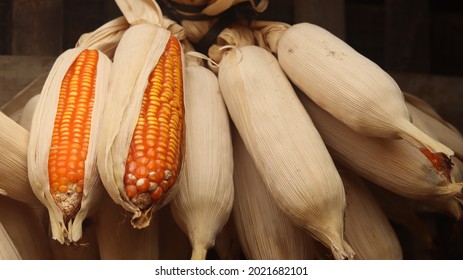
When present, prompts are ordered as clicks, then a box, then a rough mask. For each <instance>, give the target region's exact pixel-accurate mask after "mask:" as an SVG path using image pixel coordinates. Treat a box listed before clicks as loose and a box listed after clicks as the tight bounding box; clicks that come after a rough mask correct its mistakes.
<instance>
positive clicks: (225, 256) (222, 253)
mask: <svg viewBox="0 0 463 280" xmlns="http://www.w3.org/2000/svg"><path fill="white" fill-rule="evenodd" d="M214 249H215V251H216V253H217V255H218V256H219V259H221V260H239V259H241V258H242V252H241V244H240V240H239V238H238V232H237V230H236V226H235V220H234V219H233V215H231V216H230V219H228V222H227V223H226V224H225V226H224V227H223V228H222V230H221V231H220V232H219V234H217V238H216V240H215V246H214Z"/></svg>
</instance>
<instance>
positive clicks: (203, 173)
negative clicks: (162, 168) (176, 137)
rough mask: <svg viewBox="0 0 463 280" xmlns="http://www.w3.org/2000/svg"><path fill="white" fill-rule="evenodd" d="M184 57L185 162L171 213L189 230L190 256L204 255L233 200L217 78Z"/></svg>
mask: <svg viewBox="0 0 463 280" xmlns="http://www.w3.org/2000/svg"><path fill="white" fill-rule="evenodd" d="M200 62H201V61H200V60H198V59H196V58H194V57H191V56H188V57H187V59H186V63H185V64H186V67H185V125H186V126H187V127H188V129H187V131H186V135H185V137H186V139H188V141H187V143H186V149H185V158H184V167H183V172H182V178H181V179H180V182H179V184H180V187H179V191H178V194H177V196H176V197H175V198H174V199H173V200H172V206H171V209H172V214H173V216H174V218H175V220H176V221H177V224H178V225H179V226H180V228H182V230H183V231H184V232H185V233H186V234H187V235H188V237H189V239H190V242H191V245H192V247H193V253H192V256H191V258H192V259H202V260H203V259H205V258H206V254H207V250H208V249H209V248H211V247H213V246H214V244H215V238H216V236H217V234H218V233H219V232H220V231H221V230H222V228H223V226H224V225H225V223H226V222H227V221H228V218H229V216H230V213H231V208H232V205H233V151H232V144H231V135H230V127H229V124H228V113H227V108H226V107H225V104H224V102H223V100H222V96H221V95H220V89H219V82H218V81H217V77H216V76H215V75H214V73H212V72H211V71H210V70H209V69H207V68H205V67H203V66H201V65H200Z"/></svg>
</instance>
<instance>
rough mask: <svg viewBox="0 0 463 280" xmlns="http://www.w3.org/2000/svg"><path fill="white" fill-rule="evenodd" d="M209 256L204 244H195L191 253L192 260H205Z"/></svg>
mask: <svg viewBox="0 0 463 280" xmlns="http://www.w3.org/2000/svg"><path fill="white" fill-rule="evenodd" d="M206 256H207V249H206V248H204V247H202V246H199V247H198V246H194V247H193V252H192V253H191V260H205V259H206Z"/></svg>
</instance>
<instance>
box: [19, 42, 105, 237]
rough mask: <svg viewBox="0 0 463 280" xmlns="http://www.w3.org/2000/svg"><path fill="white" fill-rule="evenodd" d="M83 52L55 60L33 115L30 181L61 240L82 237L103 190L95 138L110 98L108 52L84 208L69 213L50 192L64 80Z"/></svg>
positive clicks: (100, 76) (101, 63) (100, 77)
mask: <svg viewBox="0 0 463 280" xmlns="http://www.w3.org/2000/svg"><path fill="white" fill-rule="evenodd" d="M82 51H83V49H81V48H74V49H69V50H67V51H66V52H64V53H63V54H61V55H60V56H59V57H58V59H57V60H56V61H55V64H54V65H53V68H52V69H51V71H50V74H49V76H48V78H47V80H46V82H45V85H44V87H43V89H42V92H41V95H40V99H39V101H38V104H37V108H36V110H35V112H34V115H33V120H32V126H31V133H30V138H29V147H28V154H27V161H28V176H29V182H30V183H31V187H32V190H33V191H34V193H35V195H36V196H37V198H38V199H39V200H40V201H41V202H42V204H43V205H45V206H46V207H47V208H48V211H49V214H50V222H51V229H52V237H53V239H56V240H58V241H59V242H60V243H69V242H77V241H78V240H79V239H80V238H81V236H82V222H83V220H84V219H85V218H86V217H87V215H88V214H91V213H92V212H93V211H94V210H95V207H96V206H97V205H96V203H97V201H98V199H99V197H100V195H101V193H102V191H103V188H102V186H101V182H100V179H99V176H98V170H97V164H96V148H97V141H95V140H92V139H98V138H99V135H100V131H101V127H100V124H101V119H102V118H101V112H102V110H103V106H104V103H105V102H106V98H107V87H108V81H109V75H110V69H111V61H110V60H109V59H108V58H107V57H106V55H104V54H103V53H101V52H99V59H98V63H97V79H96V86H95V99H94V106H93V114H92V126H91V130H90V143H89V147H88V154H87V158H86V160H85V177H84V186H85V187H84V190H83V196H82V200H81V202H80V209H79V207H77V208H76V211H77V212H75V211H74V213H71V214H70V215H68V214H65V212H62V211H61V209H60V208H59V207H58V205H57V204H56V203H55V201H54V199H53V197H52V195H51V193H50V184H49V178H48V157H49V152H50V147H51V138H52V131H53V126H54V119H55V115H56V110H57V105H58V99H59V94H60V87H61V82H62V80H63V77H64V75H65V74H66V72H67V70H68V69H69V67H70V66H71V65H72V63H73V62H74V60H75V59H76V58H77V56H78V55H79V54H80V53H81V52H82ZM77 209H79V210H77ZM64 215H66V217H65V216H64Z"/></svg>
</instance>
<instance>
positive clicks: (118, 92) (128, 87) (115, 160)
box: [98, 0, 184, 228]
mask: <svg viewBox="0 0 463 280" xmlns="http://www.w3.org/2000/svg"><path fill="white" fill-rule="evenodd" d="M116 3H117V4H118V6H119V8H120V9H121V11H122V13H123V14H124V16H125V18H126V19H127V21H128V22H129V23H130V24H131V26H130V28H129V29H127V30H126V31H125V33H124V35H123V36H122V38H121V40H120V42H119V45H118V47H117V49H116V52H115V54H114V63H113V67H112V73H111V83H110V86H109V95H110V96H111V105H109V106H106V107H105V110H104V114H103V121H104V123H106V124H107V125H105V126H104V127H103V128H102V135H103V137H101V138H100V139H99V143H98V168H99V172H100V176H101V179H102V181H103V184H104V186H105V188H106V191H107V192H108V193H109V195H110V196H111V198H112V199H113V200H114V201H115V202H116V203H117V204H119V205H121V206H122V207H123V208H124V209H125V210H126V211H128V212H131V213H133V216H132V220H131V222H132V225H133V226H134V227H136V228H144V227H147V226H148V225H149V223H150V220H151V215H152V213H153V212H155V211H157V210H158V209H159V208H161V207H163V206H164V205H166V204H167V203H168V202H170V200H172V198H173V197H174V196H175V194H176V192H177V190H178V187H177V186H178V184H177V183H176V184H174V185H173V186H172V187H171V189H170V190H169V193H168V194H167V195H166V196H165V197H164V198H163V199H161V200H160V201H158V202H156V203H154V204H152V205H151V206H150V207H149V208H148V209H140V208H139V207H137V206H136V205H135V204H134V203H132V202H131V201H130V199H129V198H128V197H127V195H126V193H125V190H124V182H123V179H124V174H125V163H126V160H127V154H128V151H129V146H130V142H131V140H132V136H133V131H134V129H135V125H136V123H137V119H138V116H139V114H140V108H141V103H142V100H143V94H144V91H145V89H146V87H147V85H148V77H149V75H150V73H151V71H152V70H153V69H154V67H155V66H156V64H157V62H158V60H159V57H160V56H161V54H162V53H163V52H164V49H165V47H166V45H167V42H168V40H169V38H170V36H171V34H173V35H176V36H177V38H179V39H183V35H184V34H183V29H182V28H181V27H179V26H178V25H176V24H174V23H173V22H172V21H170V20H168V19H164V18H163V17H162V13H161V10H160V8H159V6H158V5H157V4H156V2H155V1H150V0H144V1H136V2H135V1H128V0H118V1H116ZM166 28H169V30H172V32H171V31H169V30H167V29H166ZM174 32H175V33H174ZM182 60H183V58H182ZM183 71H184V69H183Z"/></svg>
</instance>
